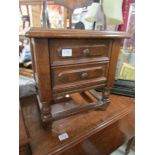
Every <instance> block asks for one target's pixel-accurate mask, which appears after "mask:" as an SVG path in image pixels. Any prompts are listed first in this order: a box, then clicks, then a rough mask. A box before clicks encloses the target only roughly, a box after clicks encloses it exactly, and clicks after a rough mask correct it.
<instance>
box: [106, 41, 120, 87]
mask: <svg viewBox="0 0 155 155" xmlns="http://www.w3.org/2000/svg"><path fill="white" fill-rule="evenodd" d="M121 41H122V40H121V39H117V40H114V41H113V45H112V49H111V58H110V59H111V63H110V66H109V73H108V81H107V86H108V88H111V87H112V86H113V83H114V81H115V72H116V66H117V61H118V55H119V51H120V43H121Z"/></svg>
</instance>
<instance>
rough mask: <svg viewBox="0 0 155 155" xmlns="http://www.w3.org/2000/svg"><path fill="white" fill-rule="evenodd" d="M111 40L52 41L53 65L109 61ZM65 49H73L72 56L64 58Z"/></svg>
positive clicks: (50, 44) (51, 56)
mask: <svg viewBox="0 0 155 155" xmlns="http://www.w3.org/2000/svg"><path fill="white" fill-rule="evenodd" d="M111 45H112V41H111V40H108V39H107V40H103V39H102V40H101V39H80V40H77V39H65V40H64V39H51V40H50V43H49V46H50V59H51V65H52V66H55V65H62V64H63V65H69V64H75V63H86V62H94V61H109V59H110V54H111ZM63 49H72V56H68V57H67V56H66V57H65V56H63V55H62V51H63Z"/></svg>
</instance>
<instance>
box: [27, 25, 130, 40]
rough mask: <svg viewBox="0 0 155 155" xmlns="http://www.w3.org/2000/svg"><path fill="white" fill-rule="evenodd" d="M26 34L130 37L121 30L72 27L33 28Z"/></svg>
mask: <svg viewBox="0 0 155 155" xmlns="http://www.w3.org/2000/svg"><path fill="white" fill-rule="evenodd" d="M26 36H27V37H29V38H120V39H121V38H122V39H123V38H129V37H130V35H129V34H128V33H126V32H120V31H96V30H95V31H92V30H71V29H49V28H35V27H33V28H31V29H30V30H29V31H28V32H27V33H26Z"/></svg>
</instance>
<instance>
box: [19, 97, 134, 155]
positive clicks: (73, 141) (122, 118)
mask: <svg viewBox="0 0 155 155" xmlns="http://www.w3.org/2000/svg"><path fill="white" fill-rule="evenodd" d="M74 97H75V96H74ZM76 98H77V100H79V97H78V96H76ZM110 100H111V104H110V105H109V106H108V108H107V109H106V111H90V112H87V113H82V114H80V115H75V116H72V117H69V118H65V119H61V120H58V121H55V122H53V124H52V130H51V131H50V130H44V129H43V128H42V125H41V120H40V117H39V115H40V114H39V112H38V108H37V103H36V99H35V97H33V98H32V97H27V98H22V99H21V105H22V109H23V113H24V117H25V123H26V125H27V127H28V129H29V132H30V135H31V147H32V154H33V155H58V154H59V155H60V154H61V155H109V154H110V153H111V152H113V151H114V150H115V149H117V148H118V147H119V146H120V145H122V144H123V143H124V142H127V141H128V140H129V139H131V138H132V137H133V136H134V99H133V98H130V97H123V96H116V95H111V96H110ZM56 109H57V110H58V111H59V110H60V107H57V108H56V107H55V111H56ZM65 132H66V133H67V134H68V136H69V138H67V139H65V140H64V141H60V140H59V139H58V136H59V135H60V134H62V133H65Z"/></svg>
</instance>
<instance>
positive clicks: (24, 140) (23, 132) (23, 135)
mask: <svg viewBox="0 0 155 155" xmlns="http://www.w3.org/2000/svg"><path fill="white" fill-rule="evenodd" d="M29 143H30V136H29V133H28V130H27V127H26V126H25V121H24V118H23V113H22V112H21V111H20V112H19V154H20V155H28V153H29V155H30V154H31V148H30V146H29Z"/></svg>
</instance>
